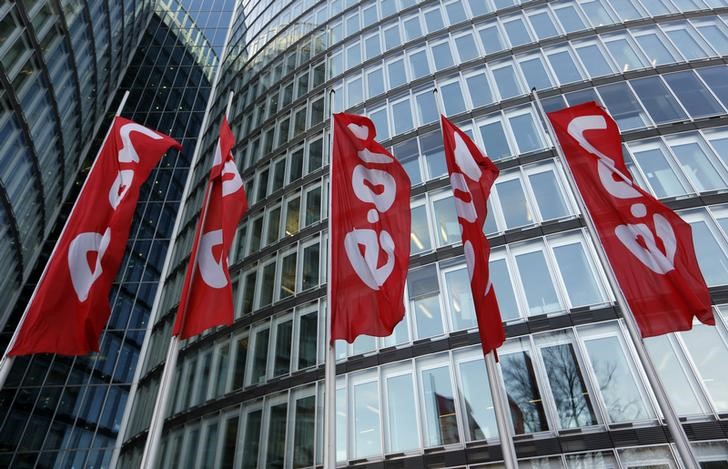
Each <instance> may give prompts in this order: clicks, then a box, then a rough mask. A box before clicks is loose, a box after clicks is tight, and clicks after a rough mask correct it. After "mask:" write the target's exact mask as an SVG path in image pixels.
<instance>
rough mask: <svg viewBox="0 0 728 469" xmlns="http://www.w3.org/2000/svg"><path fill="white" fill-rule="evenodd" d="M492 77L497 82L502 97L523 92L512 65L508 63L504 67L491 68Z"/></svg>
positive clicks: (505, 97) (510, 96)
mask: <svg viewBox="0 0 728 469" xmlns="http://www.w3.org/2000/svg"><path fill="white" fill-rule="evenodd" d="M493 77H494V78H495V82H496V83H497V84H498V90H499V91H500V94H501V98H502V99H507V98H512V97H514V96H518V95H520V94H523V91H521V85H520V83H519V82H518V78H516V73H515V70H513V65H511V64H508V65H506V66H504V67H500V68H497V69H493Z"/></svg>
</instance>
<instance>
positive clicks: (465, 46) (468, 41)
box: [455, 33, 480, 63]
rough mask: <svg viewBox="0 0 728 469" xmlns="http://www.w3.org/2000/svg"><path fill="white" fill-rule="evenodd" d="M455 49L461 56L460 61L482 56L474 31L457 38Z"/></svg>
mask: <svg viewBox="0 0 728 469" xmlns="http://www.w3.org/2000/svg"><path fill="white" fill-rule="evenodd" d="M455 49H456V50H457V52H458V55H459V56H460V62H461V63H463V62H467V61H468V60H472V59H475V58H477V57H479V56H480V52H479V51H478V46H477V45H476V44H475V38H474V37H473V34H472V33H467V34H463V35H462V36H458V37H456V38H455Z"/></svg>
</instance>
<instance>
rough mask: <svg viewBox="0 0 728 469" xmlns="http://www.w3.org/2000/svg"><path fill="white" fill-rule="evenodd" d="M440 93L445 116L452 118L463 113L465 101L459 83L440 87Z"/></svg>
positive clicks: (454, 82)
mask: <svg viewBox="0 0 728 469" xmlns="http://www.w3.org/2000/svg"><path fill="white" fill-rule="evenodd" d="M440 91H441V92H442V102H443V104H444V105H445V114H447V115H450V116H453V115H455V114H460V113H461V112H465V101H464V100H463V93H462V90H461V89H460V82H459V81H453V82H451V83H447V84H445V85H442V86H441V87H440ZM435 109H436V108H435Z"/></svg>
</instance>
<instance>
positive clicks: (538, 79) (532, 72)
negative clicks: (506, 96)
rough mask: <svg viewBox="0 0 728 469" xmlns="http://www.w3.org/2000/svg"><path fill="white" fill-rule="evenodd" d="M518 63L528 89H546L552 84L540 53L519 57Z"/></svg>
mask: <svg viewBox="0 0 728 469" xmlns="http://www.w3.org/2000/svg"><path fill="white" fill-rule="evenodd" d="M519 65H520V66H521V71H522V72H523V76H524V77H525V78H526V85H527V86H528V87H529V88H530V89H532V88H536V89H537V90H546V89H549V88H551V87H552V86H553V85H552V83H551V78H549V74H548V72H547V71H546V68H545V67H544V65H543V60H542V59H541V56H540V55H537V56H533V57H527V58H525V59H521V60H520V61H519Z"/></svg>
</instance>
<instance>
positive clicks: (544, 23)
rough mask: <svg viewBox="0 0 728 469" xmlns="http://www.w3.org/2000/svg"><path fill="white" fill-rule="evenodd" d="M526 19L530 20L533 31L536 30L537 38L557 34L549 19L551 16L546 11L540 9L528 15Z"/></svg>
mask: <svg viewBox="0 0 728 469" xmlns="http://www.w3.org/2000/svg"><path fill="white" fill-rule="evenodd" d="M528 19H529V21H530V22H531V26H533V29H534V31H536V36H538V37H539V39H545V38H547V37H552V36H556V35H558V34H559V32H558V31H557V30H556V26H555V25H554V22H553V21H551V17H550V16H549V14H548V12H546V11H541V12H538V13H535V14H533V15H530V16H529V17H528Z"/></svg>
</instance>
